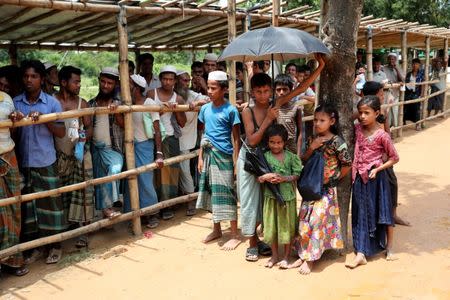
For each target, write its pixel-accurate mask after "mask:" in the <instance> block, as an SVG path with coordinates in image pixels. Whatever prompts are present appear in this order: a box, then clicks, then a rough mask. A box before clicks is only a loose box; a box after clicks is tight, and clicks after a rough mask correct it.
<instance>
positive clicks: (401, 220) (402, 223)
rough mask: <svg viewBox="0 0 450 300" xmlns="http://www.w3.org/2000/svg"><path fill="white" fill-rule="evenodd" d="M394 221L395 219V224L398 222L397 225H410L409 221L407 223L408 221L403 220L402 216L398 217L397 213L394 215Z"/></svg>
mask: <svg viewBox="0 0 450 300" xmlns="http://www.w3.org/2000/svg"><path fill="white" fill-rule="evenodd" d="M394 221H395V224H398V225H402V226H411V223H409V222H408V221H406V220H403V219H402V218H400V217H399V216H397V215H395V216H394Z"/></svg>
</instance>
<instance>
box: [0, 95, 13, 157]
mask: <svg viewBox="0 0 450 300" xmlns="http://www.w3.org/2000/svg"><path fill="white" fill-rule="evenodd" d="M13 111H14V102H13V101H12V99H11V97H10V96H9V95H8V94H6V93H4V92H2V91H0V120H8V118H9V115H10V114H11V113H12V112H13ZM13 149H14V142H13V140H12V139H11V134H10V132H9V128H8V127H4V128H0V154H3V153H6V152H9V151H11V150H13Z"/></svg>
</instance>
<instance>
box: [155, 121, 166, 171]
mask: <svg viewBox="0 0 450 300" xmlns="http://www.w3.org/2000/svg"><path fill="white" fill-rule="evenodd" d="M153 139H154V140H155V148H156V159H155V163H156V164H157V165H158V168H159V169H161V168H162V167H164V162H163V160H164V155H163V154H162V138H161V129H160V127H159V120H156V121H153Z"/></svg>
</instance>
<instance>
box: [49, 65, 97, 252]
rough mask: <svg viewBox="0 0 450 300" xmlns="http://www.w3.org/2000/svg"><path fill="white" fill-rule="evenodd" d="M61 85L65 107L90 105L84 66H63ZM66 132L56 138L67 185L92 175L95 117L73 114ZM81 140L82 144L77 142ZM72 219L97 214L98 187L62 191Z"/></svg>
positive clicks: (61, 174)
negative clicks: (90, 145) (83, 83)
mask: <svg viewBox="0 0 450 300" xmlns="http://www.w3.org/2000/svg"><path fill="white" fill-rule="evenodd" d="M58 78H59V84H60V89H59V92H57V93H56V94H55V98H56V99H58V100H59V102H60V103H61V106H62V110H63V111H69V110H77V109H80V108H88V107H89V105H88V104H87V102H86V101H85V100H84V99H82V98H81V97H80V96H79V94H80V86H81V70H80V69H78V68H75V67H73V66H65V67H63V68H62V69H61V70H60V71H59V74H58ZM64 123H65V126H66V134H65V135H64V137H62V138H59V137H56V138H55V147H56V157H57V163H58V175H59V177H60V178H61V184H62V185H63V186H66V185H71V184H76V183H79V182H83V181H86V180H89V179H92V177H93V175H92V159H91V154H90V152H89V151H88V150H87V151H85V150H84V149H85V147H84V146H85V144H84V143H85V142H86V140H88V139H90V138H91V136H92V118H91V116H84V117H82V118H71V119H65V120H64ZM77 143H78V145H77ZM75 145H77V147H80V149H79V153H78V154H79V156H78V157H75ZM62 199H63V202H64V205H65V206H66V213H67V215H68V220H69V222H74V223H77V224H80V225H82V224H83V223H84V224H86V223H89V222H90V221H91V220H92V219H93V218H94V188H93V187H92V186H89V187H87V188H86V189H83V190H76V191H72V192H68V193H64V194H62ZM87 243H88V240H87V236H81V237H80V238H79V239H78V241H77V243H76V247H78V248H82V247H86V246H87Z"/></svg>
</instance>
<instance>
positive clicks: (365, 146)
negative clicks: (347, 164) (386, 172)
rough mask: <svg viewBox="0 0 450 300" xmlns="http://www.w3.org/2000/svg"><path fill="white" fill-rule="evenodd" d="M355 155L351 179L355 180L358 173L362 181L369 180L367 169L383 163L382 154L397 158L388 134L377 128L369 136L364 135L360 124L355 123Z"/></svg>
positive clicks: (393, 158)
mask: <svg viewBox="0 0 450 300" xmlns="http://www.w3.org/2000/svg"><path fill="white" fill-rule="evenodd" d="M355 138H356V144H355V157H354V159H353V168H352V179H353V181H355V179H356V175H357V174H358V173H359V175H360V176H361V179H362V180H363V182H364V183H367V182H368V181H369V171H370V170H371V169H372V168H373V167H375V168H377V167H379V166H381V165H382V164H383V154H386V155H387V157H388V158H389V159H392V160H398V159H399V157H398V154H397V150H395V148H394V144H393V143H392V140H391V137H390V135H389V134H388V133H387V132H385V131H384V130H383V129H378V130H377V131H375V132H374V133H373V134H372V135H371V136H369V137H365V136H364V134H363V132H362V128H361V124H357V125H355Z"/></svg>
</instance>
